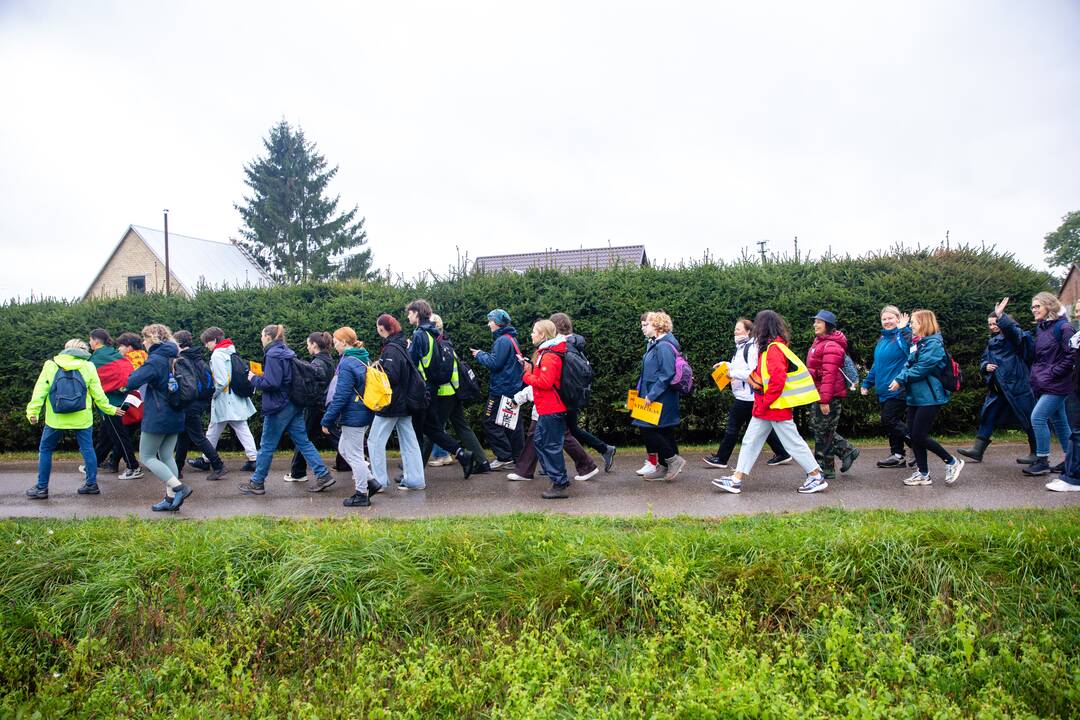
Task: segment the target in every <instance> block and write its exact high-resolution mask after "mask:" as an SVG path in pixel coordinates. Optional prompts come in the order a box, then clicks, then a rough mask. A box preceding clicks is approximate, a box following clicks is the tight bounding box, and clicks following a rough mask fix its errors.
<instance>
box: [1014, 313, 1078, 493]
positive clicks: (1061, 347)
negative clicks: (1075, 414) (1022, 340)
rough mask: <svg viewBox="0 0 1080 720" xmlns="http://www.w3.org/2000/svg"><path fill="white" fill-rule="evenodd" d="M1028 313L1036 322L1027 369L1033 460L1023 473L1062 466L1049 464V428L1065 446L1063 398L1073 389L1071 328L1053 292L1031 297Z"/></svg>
mask: <svg viewBox="0 0 1080 720" xmlns="http://www.w3.org/2000/svg"><path fill="white" fill-rule="evenodd" d="M1031 314H1032V315H1034V316H1035V322H1036V323H1037V324H1038V328H1037V329H1036V331H1035V360H1034V362H1032V364H1031V373H1030V379H1031V390H1032V392H1034V393H1035V398H1036V399H1035V409H1034V410H1033V411H1032V412H1031V428H1032V432H1034V433H1035V462H1034V463H1032V464H1031V465H1030V466H1028V467H1026V468H1024V474H1025V475H1033V476H1034V475H1047V474H1049V473H1050V472H1051V471H1056V472H1061V471H1062V470H1064V463H1062V464H1061V465H1058V466H1057V467H1055V468H1051V467H1050V444H1051V443H1050V429H1051V428H1053V430H1054V434H1055V435H1057V438H1058V442H1059V443H1061V449H1062V451H1066V450H1068V447H1069V444H1068V443H1069V439H1068V438H1069V434H1070V432H1071V429H1070V428H1069V418H1068V415H1067V414H1066V412H1065V398H1066V397H1067V396H1068V395H1069V393H1071V392H1072V391H1073V378H1072V370H1073V350H1072V347H1071V346H1070V344H1069V340H1070V338H1072V336H1073V329H1072V326H1071V325H1069V321H1068V319H1067V318H1065V317H1064V316H1063V313H1062V309H1061V303H1060V302H1058V299H1057V298H1056V297H1054V295H1053V294H1052V293H1048V292H1041V293H1039V294H1038V295H1036V296H1035V297H1034V298H1032V299H1031Z"/></svg>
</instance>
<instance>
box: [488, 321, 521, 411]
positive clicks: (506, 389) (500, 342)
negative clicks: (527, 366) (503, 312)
mask: <svg viewBox="0 0 1080 720" xmlns="http://www.w3.org/2000/svg"><path fill="white" fill-rule="evenodd" d="M492 335H493V336H494V337H495V343H494V344H493V345H492V346H491V352H489V353H488V352H483V351H480V352H479V353H477V355H476V362H478V363H480V364H481V365H483V366H484V367H486V368H487V369H488V370H490V371H491V383H490V384H489V385H488V394H490V395H504V396H506V397H513V396H514V395H516V394H517V392H518V390H521V388H523V387H525V382H524V381H523V380H522V379H521V378H522V376H523V375H524V374H525V373H524V370H523V369H522V367H521V363H519V362H518V359H517V356H518V348H517V347H515V344H516V343H517V330H515V329H514V327H513V326H512V325H505V326H503V327H500V328H498V329H496V330H495V332H493V333H492Z"/></svg>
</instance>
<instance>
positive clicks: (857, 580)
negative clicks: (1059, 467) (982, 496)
mask: <svg viewBox="0 0 1080 720" xmlns="http://www.w3.org/2000/svg"><path fill="white" fill-rule="evenodd" d="M0 548H3V558H4V562H3V563H0V598H2V603H3V604H2V615H0V667H3V668H4V672H3V674H2V679H0V716H3V717H11V716H14V717H42V718H51V717H57V718H59V717H65V718H73V717H131V718H135V717H139V718H144V717H182V718H200V720H205V719H207V718H225V717H238V716H239V717H318V718H338V717H340V718H346V717H415V718H430V717H446V718H466V717H497V718H502V717H536V718H550V717H565V718H571V717H590V718H594V717H596V718H621V717H701V718H710V717H798V718H830V717H838V716H847V717H964V716H968V717H1030V716H1041V717H1062V718H1065V717H1076V716H1077V713H1080V591H1078V583H1080V510H1076V509H1066V510H1055V511H1000V512H963V511H943V512H919V513H899V512H892V511H876V512H859V513H848V512H843V511H838V510H822V511H815V512H811V513H804V514H798V515H790V516H788V515H785V516H764V515H763V516H753V517H735V518H729V519H724V520H721V521H707V520H689V519H679V520H652V519H634V520H619V519H603V518H564V517H546V516H537V515H516V516H505V517H500V518H484V519H479V518H476V519H473V518H464V519H438V520H425V521H408V522H406V521H374V522H372V521H365V520H362V519H356V520H344V521H325V520H323V521H304V520H274V519H269V518H237V519H230V520H216V521H181V522H164V523H162V522H144V521H140V520H135V519H131V520H116V519H101V520H89V521H82V522H74V521H68V522H55V521H42V520H9V521H3V522H0Z"/></svg>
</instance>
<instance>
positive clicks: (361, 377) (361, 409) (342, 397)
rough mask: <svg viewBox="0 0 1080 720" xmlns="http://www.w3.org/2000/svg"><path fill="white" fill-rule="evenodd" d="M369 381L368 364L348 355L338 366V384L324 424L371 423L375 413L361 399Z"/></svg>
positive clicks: (330, 425)
mask: <svg viewBox="0 0 1080 720" xmlns="http://www.w3.org/2000/svg"><path fill="white" fill-rule="evenodd" d="M366 383H367V365H364V363H362V362H360V361H359V360H358V359H356V358H355V357H350V356H348V355H346V356H345V357H343V358H341V360H340V361H339V362H338V366H337V385H335V386H334V397H332V398H331V399H330V403H329V404H328V405H327V406H326V413H324V414H323V418H322V426H323V427H325V428H328V427H332V426H333V425H334V423H338V422H340V423H341V424H342V425H344V426H346V427H365V426H367V425H370V424H371V419H372V418H373V417H374V414H373V413H372V412H371V410H369V409H368V407H367V405H365V404H364V403H363V401H362V400H361V398H362V397H364V386H365V384H366Z"/></svg>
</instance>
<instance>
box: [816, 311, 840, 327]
mask: <svg viewBox="0 0 1080 720" xmlns="http://www.w3.org/2000/svg"><path fill="white" fill-rule="evenodd" d="M811 319H812V320H820V321H821V322H823V323H827V324H829V325H832V326H833V327H836V315H835V314H833V313H831V312H829V311H828V310H818V314H817V315H815V316H814V317H813V318H811Z"/></svg>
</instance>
